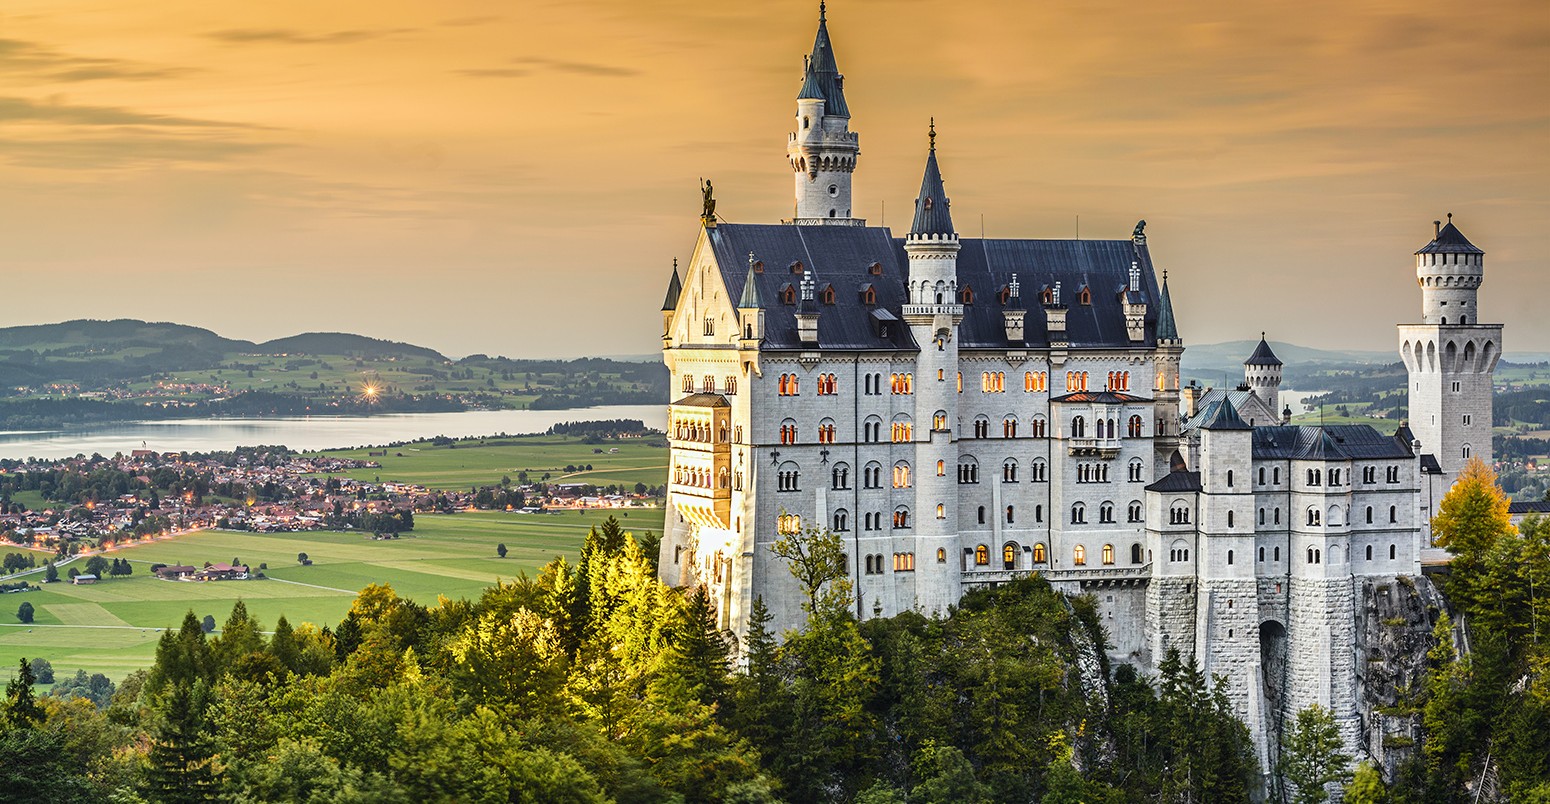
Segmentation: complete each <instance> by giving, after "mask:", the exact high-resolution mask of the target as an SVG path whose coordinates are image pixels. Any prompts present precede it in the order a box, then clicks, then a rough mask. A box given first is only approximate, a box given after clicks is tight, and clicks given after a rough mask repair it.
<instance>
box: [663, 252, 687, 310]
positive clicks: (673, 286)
mask: <svg viewBox="0 0 1550 804" xmlns="http://www.w3.org/2000/svg"><path fill="white" fill-rule="evenodd" d="M683 289H684V283H683V281H682V280H680V279H679V278H678V261H677V260H674V261H673V278H672V279H669V280H668V281H667V298H666V299H663V300H662V312H664V313H666V312H671V311H673V310H677V309H678V297H679V295H680V294H682V293H683Z"/></svg>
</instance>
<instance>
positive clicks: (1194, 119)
mask: <svg viewBox="0 0 1550 804" xmlns="http://www.w3.org/2000/svg"><path fill="white" fill-rule="evenodd" d="M828 17H829V26H830V32H831V34H832V36H833V39H834V47H835V53H836V56H837V57H838V60H839V66H840V69H841V71H842V72H844V73H845V75H846V83H845V87H846V97H847V100H848V101H849V104H850V107H851V114H852V120H851V128H852V130H853V131H856V132H859V134H860V144H861V156H860V162H859V167H858V170H857V173H856V176H855V193H856V210H857V212H856V214H857V215H859V216H864V217H866V218H868V219H869V220H870V222H871V223H874V224H876V223H883V222H886V223H888V224H890V225H893V226H895V227H900V226H902V225H907V217H906V214H905V213H906V211H907V210H909V209H910V207H911V204H912V202H913V199H914V195H915V192H916V190H917V189H918V188H919V183H920V173H921V169H922V167H923V163H924V157H925V147H926V121H927V119H928V118H929V117H933V116H934V117H935V118H936V123H937V131H938V139H937V143H938V149H939V150H938V155H939V158H940V160H941V164H942V170H943V173H944V175H945V176H946V180H947V189H948V193H949V194H950V196H951V197H952V200H953V211H954V217H955V219H956V221H957V223H958V226H959V227H960V229H961V230H963V231H964V234H965V235H973V234H978V232H979V230H980V228H981V220H983V230H984V231H985V233H986V234H988V235H990V236H992V237H1071V236H1074V235H1075V233H1076V229H1077V221H1078V218H1080V228H1081V234H1082V236H1083V237H1090V238H1124V237H1128V236H1129V233H1130V231H1131V229H1132V227H1133V226H1134V225H1135V222H1136V221H1137V220H1138V219H1143V218H1144V219H1146V221H1147V222H1148V225H1147V235H1148V240H1149V244H1150V246H1151V249H1152V254H1153V258H1154V261H1155V262H1156V264H1157V265H1158V266H1159V267H1162V268H1167V269H1168V271H1169V276H1170V284H1171V287H1172V290H1173V295H1174V299H1175V310H1176V312H1177V315H1178V320H1179V328H1180V331H1181V333H1182V335H1183V337H1184V338H1185V341H1186V344H1188V343H1189V342H1191V341H1193V342H1195V343H1202V344H1203V343H1213V342H1220V341H1228V340H1240V339H1248V338H1253V337H1256V336H1257V335H1258V334H1259V332H1260V331H1261V330H1265V331H1268V332H1269V334H1270V337H1271V339H1272V340H1278V341H1290V342H1294V343H1298V344H1303V345H1308V346H1315V347H1325V348H1352V349H1389V348H1394V346H1395V341H1396V336H1395V332H1394V328H1393V325H1394V324H1395V323H1398V322H1409V321H1418V320H1419V315H1420V293H1419V289H1418V288H1417V287H1416V285H1415V278H1414V264H1413V258H1412V257H1411V254H1412V253H1413V252H1414V251H1415V250H1416V249H1418V248H1420V247H1421V246H1423V245H1425V243H1426V242H1427V241H1428V240H1429V239H1430V237H1431V234H1432V221H1433V220H1435V219H1438V218H1442V217H1444V215H1445V214H1446V213H1448V212H1452V213H1454V222H1455V223H1456V224H1457V225H1458V226H1459V228H1460V229H1461V230H1462V231H1463V232H1464V233H1465V234H1466V235H1467V236H1468V237H1470V238H1471V240H1473V241H1474V242H1475V244H1476V245H1479V246H1481V247H1482V248H1484V249H1485V250H1486V252H1487V256H1486V282H1485V285H1484V287H1483V288H1482V291H1481V308H1480V309H1481V313H1482V315H1483V316H1484V317H1485V318H1486V319H1487V320H1489V321H1498V322H1503V323H1505V324H1506V325H1507V329H1506V334H1505V342H1506V346H1507V351H1508V352H1509V356H1510V353H1511V352H1514V351H1539V352H1545V351H1550V314H1547V312H1546V310H1547V302H1546V298H1545V297H1546V295H1547V291H1550V273H1547V266H1546V265H1545V260H1544V254H1545V249H1544V247H1543V246H1542V245H1541V242H1542V240H1543V233H1544V232H1545V231H1546V230H1547V229H1550V4H1547V3H1545V2H1544V0H1477V1H1476V2H1471V3H1459V2H1433V1H1432V0H1413V1H1411V2H1391V1H1388V0H1384V1H1381V2H1374V1H1371V0H1298V2H1295V3H1294V2H1270V3H1245V2H1241V0H1239V1H1236V2H1225V1H1220V2H1218V1H1213V0H1200V1H1199V2H1161V1H1159V2H1150V3H1135V2H1117V1H1113V0H1047V1H1045V2H1037V3H1029V2H1024V1H1022V0H1018V1H1014V2H970V1H969V0H906V1H903V2H900V1H899V0H889V1H888V2H883V0H835V2H833V3H831V4H830V5H829V8H828ZM816 23H817V8H816V3H807V2H786V1H785V0H779V1H778V2H777V1H775V0H763V1H761V2H741V3H726V2H723V3H707V2H703V0H696V1H695V2H690V1H689V0H661V1H660V2H659V1H656V0H565V1H564V2H550V3H544V2H535V1H534V0H518V2H515V3H513V2H510V1H509V0H504V1H497V0H436V2H427V1H426V0H369V1H368V2H358V1H357V0H327V2H317V0H306V1H305V2H297V1H295V0H265V1H264V2H261V3H239V2H231V1H230V0H224V1H223V0H217V1H216V2H211V0H132V1H128V0H5V2H4V3H3V4H0V293H3V298H4V299H5V302H6V303H5V304H4V307H3V309H4V311H5V313H4V315H3V316H0V323H3V324H5V325H12V324H37V323H49V322H54V321H61V320H65V319H71V318H124V317H129V318H142V319H148V320H154V321H175V322H179V323H186V324H194V325H197V326H203V327H208V328H210V329H213V330H215V331H217V332H219V333H220V334H222V335H226V336H228V337H236V338H246V339H251V340H264V339H269V338H274V337H281V336H285V335H290V334H294V333H296V332H301V331H345V332H357V333H360V334H364V335H371V336H374V337H382V338H389V339H393V340H403V341H410V342H413V343H417V344H421V345H425V346H430V347H433V348H436V349H439V350H441V351H443V352H444V353H446V354H449V355H453V356H458V355H464V354H470V353H487V354H492V355H493V354H503V355H507V356H511V357H573V356H581V355H619V354H643V353H651V352H653V351H656V350H657V349H659V348H660V341H659V339H658V338H659V336H660V330H661V319H660V316H659V314H658V308H659V307H660V301H661V298H662V295H663V291H664V288H665V286H666V283H667V278H668V275H669V272H670V271H671V266H672V260H673V259H674V258H678V259H681V260H686V259H687V258H688V256H689V254H690V251H691V249H692V248H693V245H694V242H695V237H696V234H697V231H698V226H699V221H698V214H699V206H700V192H699V180H700V178H701V177H709V178H711V179H713V180H714V182H715V185H716V191H717V193H716V194H717V199H718V207H717V209H718V212H719V213H720V214H721V215H722V216H723V217H724V218H725V219H727V220H730V221H735V222H774V221H776V220H779V219H780V218H782V217H789V216H790V214H791V207H792V201H791V193H792V177H791V173H790V168H789V167H788V165H787V162H786V156H785V154H786V151H785V147H786V136H787V132H789V131H790V130H791V129H792V124H793V115H794V114H795V100H794V98H795V96H796V93H797V90H798V89H799V88H800V84H801V74H802V57H803V55H805V54H806V53H807V52H808V51H809V50H810V49H811V47H812V40H813V33H814V30H815V27H816ZM885 212H886V214H885ZM896 231H901V232H902V230H897V229H896Z"/></svg>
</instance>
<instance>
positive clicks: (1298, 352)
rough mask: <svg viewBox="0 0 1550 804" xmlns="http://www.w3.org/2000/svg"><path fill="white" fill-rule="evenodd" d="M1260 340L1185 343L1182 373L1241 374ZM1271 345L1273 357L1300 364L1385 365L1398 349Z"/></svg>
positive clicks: (1290, 363) (1391, 360) (1274, 343)
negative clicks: (1274, 355)
mask: <svg viewBox="0 0 1550 804" xmlns="http://www.w3.org/2000/svg"><path fill="white" fill-rule="evenodd" d="M1258 345H1259V341H1228V342H1227V343H1207V344H1202V345H1200V346H1195V345H1193V344H1186V345H1185V347H1184V366H1183V370H1184V372H1185V373H1191V372H1193V373H1205V372H1230V373H1236V374H1242V373H1243V361H1244V360H1245V359H1247V358H1248V356H1249V355H1251V354H1253V353H1254V347H1256V346H1258ZM1270 348H1271V349H1274V350H1275V353H1276V357H1279V358H1281V360H1282V361H1284V362H1285V363H1286V364H1287V365H1289V366H1290V365H1295V364H1299V363H1339V364H1345V365H1351V364H1372V365H1380V366H1381V365H1386V364H1389V363H1398V362H1399V351H1398V349H1395V350H1394V351H1391V352H1366V351H1357V350H1337V349H1314V348H1312V347H1309V346H1298V345H1297V344H1295V343H1285V342H1283V341H1271V342H1270Z"/></svg>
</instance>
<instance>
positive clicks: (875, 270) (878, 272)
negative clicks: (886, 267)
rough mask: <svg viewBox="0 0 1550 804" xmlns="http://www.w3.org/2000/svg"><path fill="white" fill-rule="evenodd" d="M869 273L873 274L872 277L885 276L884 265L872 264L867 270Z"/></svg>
mask: <svg viewBox="0 0 1550 804" xmlns="http://www.w3.org/2000/svg"><path fill="white" fill-rule="evenodd" d="M867 273H869V274H871V275H872V276H882V275H883V264H882V263H880V262H874V263H872V267H870V268H868V269H867Z"/></svg>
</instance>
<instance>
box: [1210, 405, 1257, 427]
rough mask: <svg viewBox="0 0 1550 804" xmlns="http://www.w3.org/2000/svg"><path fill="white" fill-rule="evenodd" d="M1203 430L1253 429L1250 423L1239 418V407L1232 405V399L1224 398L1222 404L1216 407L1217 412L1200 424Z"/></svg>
mask: <svg viewBox="0 0 1550 804" xmlns="http://www.w3.org/2000/svg"><path fill="white" fill-rule="evenodd" d="M1200 429H1202V430H1253V429H1254V428H1253V427H1251V426H1249V423H1248V422H1246V421H1244V420H1243V419H1240V418H1238V409H1237V408H1235V407H1233V406H1232V400H1230V399H1223V400H1222V404H1220V405H1218V406H1217V408H1216V413H1215V414H1213V415H1212V416H1211V418H1209V419H1207V420H1206V421H1205V423H1204V424H1202V425H1200Z"/></svg>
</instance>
